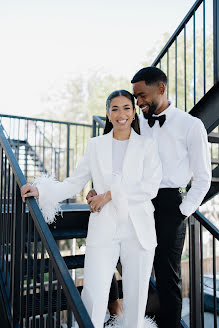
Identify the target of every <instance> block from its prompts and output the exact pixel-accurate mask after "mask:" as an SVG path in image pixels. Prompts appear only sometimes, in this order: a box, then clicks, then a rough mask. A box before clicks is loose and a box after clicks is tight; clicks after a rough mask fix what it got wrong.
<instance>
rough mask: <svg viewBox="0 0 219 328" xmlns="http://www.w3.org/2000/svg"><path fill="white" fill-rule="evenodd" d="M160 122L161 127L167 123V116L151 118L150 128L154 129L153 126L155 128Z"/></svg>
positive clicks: (149, 120)
mask: <svg viewBox="0 0 219 328" xmlns="http://www.w3.org/2000/svg"><path fill="white" fill-rule="evenodd" d="M156 120H157V121H159V124H160V127H161V126H162V125H163V124H164V122H165V121H166V115H165V114H164V115H161V116H151V117H149V119H148V125H149V126H150V128H152V126H154V123H155V121H156Z"/></svg>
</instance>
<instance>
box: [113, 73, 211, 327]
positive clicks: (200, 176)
mask: <svg viewBox="0 0 219 328" xmlns="http://www.w3.org/2000/svg"><path fill="white" fill-rule="evenodd" d="M131 83H132V84H133V94H134V96H135V98H136V100H137V105H138V106H139V107H140V109H141V110H142V114H141V115H139V121H140V131H141V134H142V135H144V136H145V137H147V136H153V137H154V138H155V139H156V141H157V143H158V149H159V155H160V159H161V162H162V168H163V178H162V181H161V185H160V189H159V192H158V195H157V197H156V198H155V199H154V200H153V204H154V208H155V212H154V217H155V226H156V233H157V242H158V246H157V248H156V252H155V258H154V269H155V276H156V284H157V289H158V293H159V299H160V314H159V318H157V322H158V326H159V328H178V327H180V319H181V310H182V294H181V255H182V250H183V245H184V240H185V232H186V224H185V221H184V219H185V218H187V217H188V216H190V215H191V214H192V213H194V212H195V210H196V209H197V208H198V206H199V205H200V204H201V202H202V200H203V198H204V196H205V195H206V193H207V191H208V189H209V187H210V182H211V163H210V154H209V150H208V142H207V134H206V130H205V128H204V125H203V123H202V122H201V121H200V120H199V119H198V118H195V117H192V116H191V115H190V114H187V113H185V112H183V111H182V110H180V109H178V108H175V107H174V105H173V104H171V102H169V101H168V99H167V96H166V86H167V77H166V75H165V74H164V73H163V72H162V71H161V70H160V69H158V68H156V67H146V68H143V69H141V70H140V71H138V72H137V73H136V74H135V76H134V77H133V79H132V81H131ZM191 178H192V184H191V188H190V190H189V191H188V193H187V195H186V197H185V198H184V199H182V197H181V195H182V194H181V190H182V188H185V187H186V186H187V185H188V183H189V181H190V180H191ZM113 284H114V285H115V280H113V282H112V286H111V290H116V287H114V288H113ZM112 294H113V293H112ZM114 294H115V293H114ZM114 301H115V295H112V302H111V295H110V297H109V304H110V307H111V313H112V312H114V313H119V312H120V311H121V310H120V307H119V306H118V301H116V302H114Z"/></svg>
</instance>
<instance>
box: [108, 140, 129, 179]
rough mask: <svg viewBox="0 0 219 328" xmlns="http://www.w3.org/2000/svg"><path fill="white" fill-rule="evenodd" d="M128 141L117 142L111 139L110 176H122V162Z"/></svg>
mask: <svg viewBox="0 0 219 328" xmlns="http://www.w3.org/2000/svg"><path fill="white" fill-rule="evenodd" d="M128 142H129V139H127V140H117V139H114V138H113V145H112V174H113V176H115V175H122V167H123V161H124V158H125V153H126V149H127V146H128Z"/></svg>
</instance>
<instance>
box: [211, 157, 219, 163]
mask: <svg viewBox="0 0 219 328" xmlns="http://www.w3.org/2000/svg"><path fill="white" fill-rule="evenodd" d="M211 164H219V158H212V159H211Z"/></svg>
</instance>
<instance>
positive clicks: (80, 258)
mask: <svg viewBox="0 0 219 328" xmlns="http://www.w3.org/2000/svg"><path fill="white" fill-rule="evenodd" d="M63 260H64V261H65V263H66V265H67V267H68V269H69V270H72V269H78V268H83V267H84V255H69V256H63ZM40 269H41V259H37V261H36V271H37V273H38V274H39V273H40ZM33 270H34V261H33V259H32V258H31V259H29V264H28V274H29V275H30V276H31V277H32V276H33ZM44 272H49V259H48V258H47V259H45V260H44ZM24 275H25V276H27V259H26V260H25V262H24Z"/></svg>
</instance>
